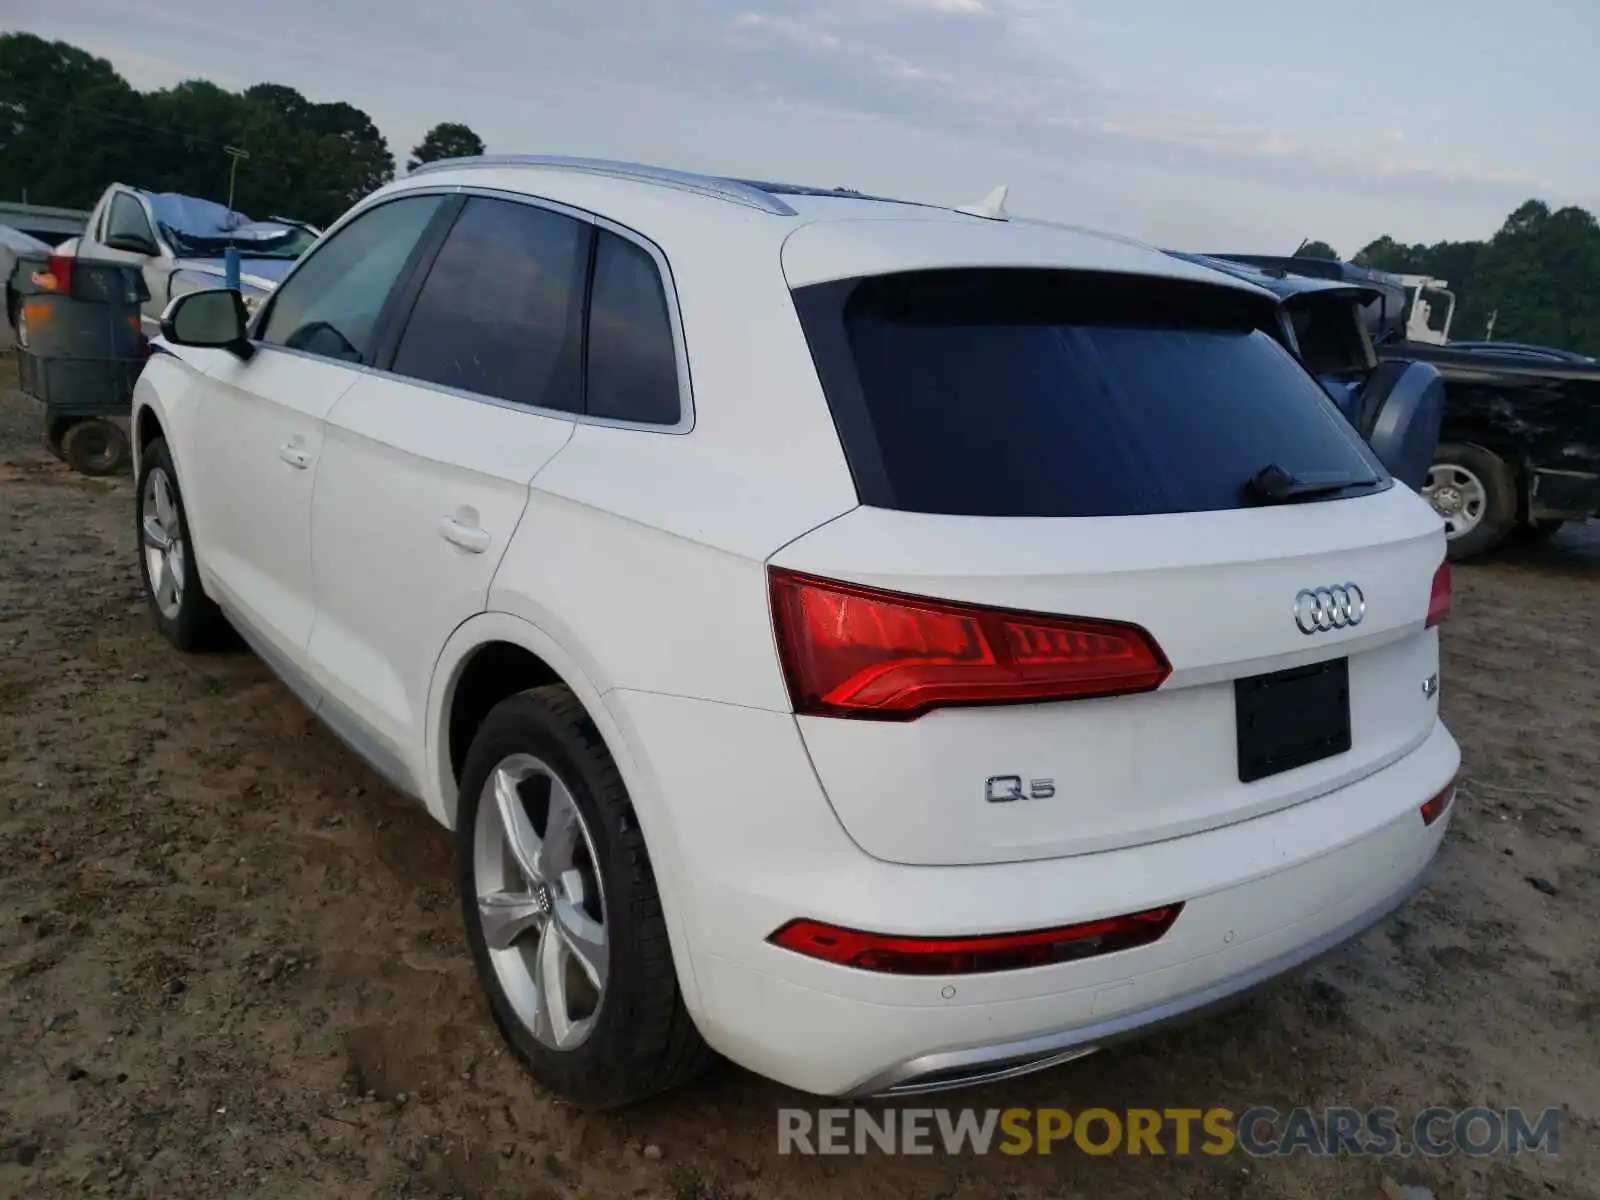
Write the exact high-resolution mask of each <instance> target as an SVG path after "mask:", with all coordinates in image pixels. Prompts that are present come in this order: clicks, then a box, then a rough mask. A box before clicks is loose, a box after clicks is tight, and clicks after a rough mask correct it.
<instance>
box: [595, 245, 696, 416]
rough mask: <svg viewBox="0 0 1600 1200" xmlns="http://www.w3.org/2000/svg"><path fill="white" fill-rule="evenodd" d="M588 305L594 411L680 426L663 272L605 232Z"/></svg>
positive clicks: (642, 251) (635, 249)
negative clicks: (662, 278)
mask: <svg viewBox="0 0 1600 1200" xmlns="http://www.w3.org/2000/svg"><path fill="white" fill-rule="evenodd" d="M598 236H599V241H598V242H597V243H596V245H595V256H594V288H593V292H592V296H591V299H590V301H589V376H588V413H589V415H590V416H591V417H606V418H609V419H611V420H615V421H634V422H637V423H640V424H645V425H676V424H677V423H678V418H679V415H680V414H681V412H682V407H681V401H680V398H679V395H678V361H677V351H676V348H675V345H674V343H673V339H672V319H671V317H669V316H668V314H667V295H666V291H665V289H664V288H663V287H662V283H661V273H660V271H659V270H657V268H656V263H655V259H653V258H651V257H650V255H649V253H648V252H647V251H646V250H645V249H644V247H642V246H639V245H636V244H634V243H633V242H630V241H628V240H627V239H626V238H621V237H618V236H617V235H616V234H614V233H609V232H607V231H606V230H601V231H600V232H599V234H598Z"/></svg>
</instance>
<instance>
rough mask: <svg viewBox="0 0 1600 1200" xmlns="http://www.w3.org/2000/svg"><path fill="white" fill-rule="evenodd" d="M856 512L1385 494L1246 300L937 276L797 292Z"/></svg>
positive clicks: (1340, 423)
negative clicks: (1299, 490) (1311, 479)
mask: <svg viewBox="0 0 1600 1200" xmlns="http://www.w3.org/2000/svg"><path fill="white" fill-rule="evenodd" d="M795 303H796V306H797V309H798V311H799V313H800V317H801V321H802V325H803V326H804V328H805V331H806V336H807V338H808V340H809V342H810V345H811V350H812V355H813V358H814V360H815V361H816V363H817V367H818V372H819V376H820V378H821V381H822V384H823V389H824V391H825V393H826V394H827V397H828V402H829V405H830V407H831V408H832V410H833V415H834V421H835V424H836V426H837V427H838V430H839V434H840V439H841V442H842V443H843V446H844V450H845V454H846V458H847V459H848V461H849V463H850V468H851V471H852V474H853V475H854V477H855V480H856V486H857V490H858V492H859V494H860V498H861V501H862V503H864V504H869V505H872V506H875V507H882V508H892V509H900V510H905V511H912V512H927V513H942V514H951V515H967V516H1019V517H1020V516H1031V517H1100V516H1136V515H1152V514H1158V513H1184V512H1205V511H1216V510H1223V509H1233V508H1241V507H1247V506H1250V505H1253V504H1255V503H1258V502H1259V501H1258V499H1257V498H1256V497H1255V495H1254V494H1253V492H1252V489H1251V488H1250V486H1249V484H1250V480H1251V479H1252V477H1254V476H1255V475H1256V474H1257V473H1258V472H1260V471H1261V470H1262V469H1263V468H1265V467H1267V466H1269V465H1276V466H1278V467H1280V468H1282V469H1284V470H1286V471H1289V472H1291V473H1294V474H1301V473H1307V474H1310V473H1316V474H1321V473H1325V472H1336V473H1338V474H1340V475H1349V476H1350V477H1351V478H1352V479H1354V480H1356V481H1357V483H1355V484H1353V485H1352V486H1351V487H1349V488H1346V489H1344V490H1343V491H1341V492H1339V493H1336V494H1337V495H1341V496H1344V495H1352V494H1364V493H1367V492H1371V491H1375V490H1379V489H1381V488H1384V487H1388V486H1390V480H1389V478H1388V476H1387V474H1386V473H1385V472H1384V470H1383V468H1382V466H1381V465H1380V464H1379V463H1378V461H1377V460H1376V459H1375V458H1374V457H1373V456H1372V454H1371V452H1370V451H1369V450H1368V448H1367V447H1366V446H1365V444H1364V443H1363V442H1362V441H1361V440H1360V438H1359V437H1358V436H1357V435H1356V434H1355V432H1354V431H1353V430H1352V429H1351V428H1350V425H1349V423H1348V422H1347V421H1346V420H1344V418H1343V417H1342V416H1340V414H1339V412H1338V410H1337V408H1336V407H1335V406H1334V405H1333V403H1332V401H1331V400H1330V399H1329V398H1328V396H1327V394H1326V393H1325V392H1324V391H1323V390H1322V388H1321V387H1320V386H1319V385H1318V384H1317V383H1316V381H1315V380H1314V379H1313V378H1312V377H1311V376H1310V375H1309V374H1308V373H1307V372H1306V370H1305V369H1304V368H1303V367H1302V366H1301V365H1300V363H1299V362H1297V361H1296V360H1295V358H1294V357H1293V355H1292V354H1291V353H1290V352H1289V351H1288V350H1287V349H1286V348H1285V347H1284V346H1283V345H1282V344H1281V343H1280V342H1279V341H1278V340H1276V339H1275V338H1274V337H1273V336H1271V335H1270V334H1269V333H1267V332H1265V331H1264V330H1265V328H1266V327H1269V326H1270V325H1271V324H1272V323H1273V322H1274V321H1275V316H1274V312H1275V310H1274V309H1273V307H1272V303H1271V302H1270V301H1267V300H1264V299H1262V298H1258V297H1255V296H1254V295H1252V294H1250V293H1247V292H1242V291H1240V290H1238V289H1232V288H1224V287H1217V286H1213V285H1207V284H1190V283H1188V282H1186V281H1176V280H1151V279H1143V278H1138V277H1131V276H1114V275H1099V274H1087V273H1081V272H1065V271H1057V270H959V271H925V272H911V273H906V274H900V275H885V276H876V277H872V278H869V279H862V280H853V281H844V282H842V283H828V284H821V285H816V286H814V287H808V288H802V289H798V290H797V291H796V292H795Z"/></svg>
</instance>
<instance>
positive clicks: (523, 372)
mask: <svg viewBox="0 0 1600 1200" xmlns="http://www.w3.org/2000/svg"><path fill="white" fill-rule="evenodd" d="M590 230H591V227H590V226H589V225H587V224H586V223H584V222H581V221H577V220H575V219H573V218H572V217H568V216H563V215H562V214H560V213H555V212H551V211H549V210H548V209H543V208H537V207H535V206H533V205H530V204H518V203H515V202H513V201H507V200H491V199H486V198H484V197H481V196H474V197H472V198H471V199H470V200H468V201H467V203H466V207H464V208H463V209H462V210H461V215H460V216H459V217H458V218H457V220H456V223H455V225H454V226H453V227H452V228H451V230H450V233H449V236H448V237H446V238H445V241H444V245H443V246H442V247H441V248H440V250H439V256H438V258H437V259H435V260H434V264H433V267H432V269H431V270H430V271H429V272H428V278H427V281H426V282H425V283H424V284H423V285H422V290H421V291H420V292H419V293H418V295H417V302H416V306H415V307H414V308H413V309H412V311H411V317H410V319H409V320H408V321H407V323H406V328H405V332H404V333H403V334H402V335H401V338H400V344H399V346H398V347H397V348H396V350H395V356H394V363H393V366H392V369H393V370H394V371H395V372H396V373H397V374H400V375H407V376H410V377H411V378H413V379H419V380H423V381H426V382H428V383H435V384H439V385H441V386H443V387H450V388H458V389H460V390H461V391H465V392H473V393H476V394H478V395H482V396H492V397H494V398H495V399H498V400H509V401H512V402H513V403H517V404H527V405H530V406H533V407H537V408H554V409H559V410H561V411H564V412H576V411H578V409H579V407H580V403H581V397H582V373H581V357H582V356H581V348H582V342H583V292H584V279H585V275H586V274H587V271H588V266H589V237H590Z"/></svg>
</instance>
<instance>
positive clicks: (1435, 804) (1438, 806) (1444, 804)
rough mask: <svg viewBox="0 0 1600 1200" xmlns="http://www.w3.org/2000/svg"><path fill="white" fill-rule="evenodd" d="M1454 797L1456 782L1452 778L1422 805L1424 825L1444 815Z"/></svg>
mask: <svg viewBox="0 0 1600 1200" xmlns="http://www.w3.org/2000/svg"><path fill="white" fill-rule="evenodd" d="M1455 798H1456V782H1455V780H1453V779H1452V780H1451V781H1450V782H1449V784H1448V785H1446V787H1445V789H1444V791H1442V792H1440V793H1439V794H1438V795H1437V796H1435V797H1434V798H1433V799H1432V800H1429V801H1428V802H1427V803H1426V804H1424V805H1423V806H1422V810H1421V811H1422V823H1423V824H1424V825H1432V824H1433V823H1434V822H1435V821H1437V820H1438V819H1439V818H1440V817H1442V816H1444V814H1445V812H1446V810H1447V809H1449V807H1450V802H1451V801H1452V800H1454V799H1455Z"/></svg>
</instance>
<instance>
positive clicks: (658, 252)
mask: <svg viewBox="0 0 1600 1200" xmlns="http://www.w3.org/2000/svg"><path fill="white" fill-rule="evenodd" d="M443 191H447V192H449V193H451V194H453V195H454V194H459V195H462V196H481V197H482V198H483V199H485V200H507V201H511V202H514V203H517V204H526V205H528V206H529V207H530V208H541V209H546V210H548V211H550V212H554V213H559V214H560V215H562V216H564V217H571V218H572V219H574V220H577V221H582V222H584V223H585V224H587V225H593V226H594V227H595V228H597V229H604V230H606V231H607V232H608V233H614V234H616V235H617V236H618V237H621V238H626V239H627V240H628V241H630V242H632V243H633V244H634V245H636V246H638V247H639V248H640V249H642V250H643V251H644V252H645V253H646V254H648V255H649V256H650V258H651V260H652V261H653V262H654V263H655V264H656V272H657V274H658V276H659V278H660V280H661V290H662V294H663V295H664V296H665V297H666V301H667V320H668V322H669V323H670V325H671V326H672V352H673V358H674V359H675V361H676V364H677V368H678V420H677V423H676V424H673V425H662V424H655V423H651V422H648V421H619V420H617V419H615V418H613V417H591V416H589V415H588V414H587V413H579V412H571V411H569V410H567V409H564V408H550V407H548V406H546V405H542V404H526V403H523V402H520V401H517V400H506V399H503V398H501V397H499V396H489V395H485V394H484V393H482V392H472V391H467V390H466V389H464V388H453V387H449V386H447V385H445V384H439V383H431V382H429V381H428V380H425V379H418V378H416V377H415V376H413V375H404V374H401V373H400V372H398V371H386V370H382V369H380V368H378V367H369V366H361V367H360V368H359V369H360V370H361V371H363V372H365V373H366V374H368V375H373V376H376V377H378V378H382V379H394V380H398V381H400V382H402V383H409V384H411V385H412V386H413V387H421V388H428V389H431V390H433V391H436V392H442V393H444V394H445V395H449V396H456V397H458V398H460V399H462V400H476V401H478V402H479V403H480V404H490V405H493V406H495V407H496V408H509V409H515V410H516V411H518V412H528V413H535V414H537V415H539V416H546V417H557V418H560V419H561V420H563V421H572V422H574V423H576V424H579V425H595V426H598V427H600V428H602V429H632V430H637V431H640V432H644V433H661V434H668V435H672V436H680V435H682V434H685V433H689V432H690V431H691V430H693V429H694V425H695V408H694V391H693V381H692V379H691V377H690V373H689V349H688V343H687V341H686V339H685V337H684V332H683V316H682V312H681V308H680V304H679V300H678V286H677V281H676V280H675V279H674V278H673V274H672V265H671V263H669V262H668V261H667V256H666V254H665V253H664V252H663V251H662V249H661V247H659V246H657V245H656V244H655V243H654V242H652V241H651V240H650V239H649V238H647V237H645V236H644V234H642V233H640V232H638V231H637V230H635V229H629V228H628V227H627V226H626V225H620V224H618V223H617V222H615V221H613V220H611V219H609V218H607V217H602V216H600V215H599V214H598V213H592V212H588V211H586V210H584V209H581V208H574V207H572V206H571V205H569V204H562V203H561V202H560V201H557V200H546V199H545V198H544V197H542V196H530V195H528V194H527V193H525V192H508V191H504V190H502V189H499V188H488V187H451V188H417V189H415V191H410V190H408V191H406V192H402V193H398V195H414V194H416V193H420V192H443ZM285 282H287V280H285ZM280 286H281V285H280ZM402 336H404V332H403V331H402ZM280 348H281V347H280ZM329 361H337V360H329ZM583 369H584V371H585V372H586V373H587V371H588V364H587V363H585V364H583Z"/></svg>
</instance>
